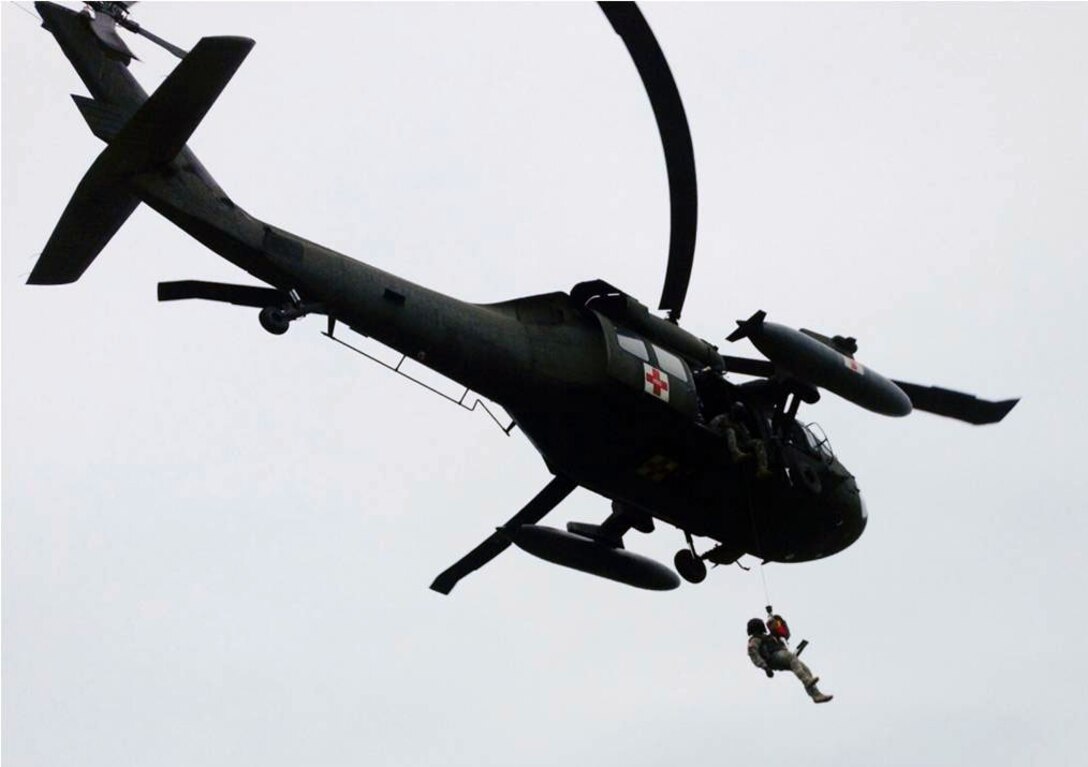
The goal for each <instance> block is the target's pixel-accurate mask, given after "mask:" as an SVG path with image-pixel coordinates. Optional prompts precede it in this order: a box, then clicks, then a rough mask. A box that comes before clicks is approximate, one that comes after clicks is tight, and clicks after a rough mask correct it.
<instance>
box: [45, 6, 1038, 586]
mask: <svg viewBox="0 0 1088 767" xmlns="http://www.w3.org/2000/svg"><path fill="white" fill-rule="evenodd" d="M87 5H88V8H89V10H88V11H86V12H83V13H77V12H75V11H71V10H68V9H66V8H63V7H61V6H58V5H55V4H52V3H47V2H39V3H36V8H37V10H38V12H39V14H40V16H41V18H42V20H43V26H44V27H45V28H46V29H47V30H48V31H49V32H50V33H52V34H53V36H54V37H55V38H56V40H57V41H58V43H59V44H60V46H61V48H62V50H63V51H64V53H65V55H66V56H67V57H68V58H69V60H70V61H71V62H72V64H73V66H74V67H75V68H76V71H77V73H78V74H79V76H80V77H81V79H82V80H83V82H84V84H85V85H86V87H87V89H88V90H89V91H90V94H91V97H90V98H87V97H81V96H77V97H74V99H75V102H76V105H77V107H78V108H79V109H80V112H81V113H82V115H83V117H84V119H85V120H86V122H87V123H88V126H89V127H90V129H91V131H92V133H94V135H95V136H97V137H98V138H99V139H101V140H102V141H103V142H105V143H106V148H105V149H104V150H103V151H102V153H101V154H100V155H99V157H98V158H97V159H96V160H95V161H94V163H93V164H92V165H91V167H90V169H89V170H88V171H87V173H86V174H85V176H84V177H83V179H82V181H81V182H80V183H79V185H78V186H77V188H76V190H75V192H74V193H73V195H72V197H71V199H70V201H69V202H68V204H67V207H66V208H65V210H64V212H63V214H62V215H61V218H60V221H59V222H58V224H57V225H56V227H55V229H54V231H53V233H52V234H51V236H50V238H49V240H48V242H47V244H46V246H45V248H44V250H43V252H42V254H41V256H40V258H39V259H38V261H37V263H36V265H35V266H34V268H33V270H32V271H31V274H30V277H29V279H28V283H29V284H34V285H57V284H65V283H70V282H73V281H75V280H78V279H79V278H80V276H82V274H83V273H84V272H85V271H86V269H87V268H88V267H89V266H90V264H91V263H92V262H93V261H94V259H95V258H96V257H97V256H98V255H99V253H101V251H102V250H103V249H104V248H105V247H106V245H107V244H108V243H109V241H110V239H111V238H112V237H113V235H114V234H115V233H116V232H117V231H118V230H119V229H120V227H121V226H122V225H123V224H124V223H125V221H126V220H127V218H128V217H129V216H130V215H131V214H132V212H133V211H134V210H135V209H136V208H137V207H138V206H139V205H140V204H141V203H143V204H146V205H148V206H149V207H151V208H152V209H154V210H155V211H156V212H158V213H159V214H161V215H162V216H163V217H165V218H166V219H167V220H169V221H171V222H172V223H174V224H175V225H177V226H179V227H180V228H181V229H183V230H184V231H185V232H187V233H188V234H189V235H190V236H192V237H193V238H194V239H196V240H197V241H198V242H200V243H202V244H203V245H205V246H206V247H208V248H209V249H211V250H212V251H214V252H215V253H217V254H219V255H221V256H222V257H224V258H225V259H226V260H227V261H229V262H231V263H232V264H234V265H235V266H237V267H239V268H241V269H242V270H244V271H246V272H247V273H248V274H250V275H251V276H252V277H254V278H256V279H257V280H259V281H261V282H262V283H265V285H264V286H256V285H240V284H228V283H213V282H207V281H200V280H186V281H180V282H163V283H159V288H158V297H159V299H160V300H161V301H176V300H185V299H199V300H206V301H215V302H223V303H229V304H233V305H238V306H243V307H249V308H252V309H256V310H257V318H258V321H259V324H260V325H261V327H262V328H264V330H266V331H268V332H269V333H272V334H274V335H282V334H283V333H286V332H287V331H288V330H289V328H290V327H291V324H292V323H293V322H294V321H295V320H298V319H301V318H303V317H306V316H309V315H319V316H324V317H326V318H327V323H328V324H327V331H326V334H327V335H328V336H329V337H331V338H334V339H335V338H337V337H336V335H335V334H336V331H337V327H338V326H340V325H342V326H346V327H347V328H348V329H350V330H352V331H354V332H356V333H358V334H360V335H363V336H366V337H369V338H372V339H374V340H376V341H378V342H380V343H382V344H384V345H386V346H388V347H390V348H392V349H394V350H396V351H397V352H398V353H400V354H402V355H404V357H403V358H405V359H412V360H414V361H416V362H418V363H420V364H422V365H424V366H426V367H428V368H430V369H432V370H434V371H436V372H437V373H439V374H441V375H443V376H445V377H447V378H449V379H452V380H454V381H456V382H458V383H459V384H461V385H463V386H464V387H466V390H472V391H474V392H476V393H478V394H479V395H480V396H482V397H484V398H486V399H488V400H490V401H492V402H494V403H496V404H498V405H499V406H500V407H502V408H503V409H504V410H505V411H506V412H507V413H509V414H510V416H511V419H512V422H511V428H512V427H513V426H514V425H516V427H517V428H518V429H519V430H520V431H521V432H522V433H523V434H525V435H526V437H527V438H528V439H529V441H530V442H531V444H532V445H533V447H534V448H535V449H536V450H537V451H538V452H539V453H540V455H541V457H542V458H543V460H544V462H545V464H546V466H547V468H548V469H549V471H550V472H551V474H552V475H553V478H552V479H551V480H550V481H549V482H548V484H547V485H546V486H545V487H544V488H543V489H541V490H540V491H539V492H538V493H537V494H536V495H535V496H534V497H533V498H532V499H531V500H530V501H529V502H528V503H527V504H526V505H525V506H524V507H523V508H522V509H520V510H519V511H518V512H517V513H516V514H514V515H513V516H512V517H511V518H510V519H509V520H507V521H506V522H505V523H503V524H502V525H501V526H500V527H499V528H498V529H497V530H496V531H495V532H494V533H493V534H491V535H490V536H489V537H487V538H486V539H485V540H484V541H483V542H482V543H481V544H480V545H478V546H477V547H476V548H475V549H473V550H472V551H471V552H469V553H468V554H467V555H465V556H464V557H462V558H461V559H459V560H458V561H457V562H455V563H454V564H453V565H452V566H450V567H449V568H447V569H446V570H444V571H443V572H442V573H441V574H439V575H438V577H437V578H435V580H434V582H433V583H432V584H431V588H432V589H434V590H435V591H437V592H440V593H444V594H448V593H450V592H451V591H452V589H453V588H454V586H455V585H456V584H457V583H458V582H459V581H460V580H461V579H462V578H464V577H465V576H467V575H468V574H470V573H472V572H473V571H475V570H477V569H479V568H481V567H483V566H484V565H485V564H487V563H488V562H489V561H491V560H492V559H494V558H495V557H496V556H498V555H499V554H500V553H502V552H503V551H505V550H506V549H507V548H509V547H510V546H511V545H514V546H517V547H518V548H520V549H522V550H524V551H526V552H528V553H530V554H532V555H534V556H537V557H539V558H542V559H544V560H547V561H550V562H553V563H555V564H559V565H562V566H565V567H570V568H573V569H576V570H580V571H583V572H587V573H590V574H594V575H597V576H601V577H605V578H608V579H611V580H614V581H618V582H621V583H625V584H628V585H631V586H636V587H639V588H646V589H653V590H668V589H673V588H676V587H677V586H679V585H680V582H681V578H682V579H683V580H686V581H688V582H690V583H698V582H700V581H702V580H703V579H704V578H705V577H706V574H707V563H710V564H714V565H724V564H730V563H733V562H737V561H738V560H739V559H740V557H742V556H744V555H752V556H755V557H758V558H760V559H761V560H763V561H764V562H804V561H811V560H816V559H821V558H824V557H829V556H832V555H834V554H836V553H838V552H841V551H842V550H844V549H846V548H847V547H848V546H850V545H851V544H853V543H854V542H855V541H857V540H858V538H859V537H860V536H861V534H862V532H863V531H864V529H865V526H866V523H867V510H866V507H865V504H864V501H863V499H862V496H861V493H860V491H859V490H858V486H857V482H856V479H855V478H854V476H853V475H852V474H851V473H850V472H849V471H848V470H847V469H846V467H845V466H844V465H843V464H842V462H841V461H840V460H839V458H838V456H836V455H835V453H834V451H833V450H832V449H831V447H830V443H829V441H828V439H827V438H826V436H825V435H823V433H822V432H821V431H819V430H818V429H817V428H815V427H812V426H807V425H805V424H803V423H802V422H801V421H799V420H798V413H799V409H800V407H801V405H802V404H806V405H812V404H815V403H816V402H818V401H819V399H820V398H821V391H829V392H832V393H834V394H836V395H838V396H840V397H843V398H844V399H846V400H848V401H850V402H852V403H855V404H857V405H859V406H861V407H863V408H866V409H868V410H871V411H873V412H877V413H880V414H884V415H889V416H899V417H901V416H905V415H907V414H909V413H910V412H912V411H913V410H922V411H927V412H931V413H935V414H938V415H942V416H946V417H951V418H954V419H958V420H961V421H966V422H968V423H973V424H987V423H995V422H998V421H1000V420H1001V419H1002V418H1004V416H1005V415H1006V414H1007V413H1008V412H1009V411H1010V410H1011V409H1012V408H1013V407H1014V406H1015V404H1016V402H1017V400H1015V399H1010V400H1005V401H1000V402H991V401H987V400H982V399H979V398H976V397H974V396H972V395H969V394H964V393H961V392H957V391H953V390H949V389H944V388H939V387H931V386H923V385H918V384H912V383H908V382H905V381H899V380H892V379H888V378H885V377H884V376H882V375H881V374H879V373H878V372H877V371H875V370H873V369H871V368H869V367H868V366H866V365H863V364H862V363H861V362H860V361H859V360H857V359H856V353H857V350H858V345H857V342H856V340H855V339H854V338H850V337H845V336H841V335H832V336H828V335H825V334H823V333H819V332H815V331H811V330H795V329H793V328H789V327H786V326H784V325H780V324H777V323H774V322H770V321H768V320H767V315H766V313H765V312H763V311H757V312H755V313H754V314H752V315H751V316H750V317H748V318H747V319H744V320H738V321H737V328H736V330H734V331H733V332H732V333H731V334H730V335H729V336H728V340H729V341H739V340H741V339H748V340H749V341H751V342H752V344H753V345H754V346H755V347H756V348H757V349H758V350H759V351H760V352H761V353H762V354H763V355H764V357H765V359H749V358H743V357H736V356H730V355H725V354H722V353H721V352H720V351H719V349H718V347H717V346H715V345H714V344H712V343H710V342H708V341H706V340H704V339H702V338H700V337H699V336H697V335H695V334H693V333H691V332H690V331H688V330H686V329H685V328H683V327H681V325H680V318H681V312H682V309H683V305H684V301H685V297H686V294H687V289H688V284H689V281H690V277H691V271H692V266H693V263H694V251H695V237H696V228H697V188H696V175H695V161H694V149H693V146H692V141H691V135H690V130H689V127H688V123H687V118H686V115H685V112H684V108H683V104H682V101H681V98H680V95H679V90H678V88H677V86H676V83H675V81H674V79H673V77H672V74H671V72H670V70H669V67H668V64H667V62H666V60H665V57H664V54H663V52H662V50H661V48H660V46H659V44H658V42H657V40H656V38H655V36H654V34H653V32H652V30H651V29H650V27H649V25H648V24H647V22H646V20H645V18H644V17H643V16H642V14H641V12H640V11H639V10H638V8H637V6H635V4H634V3H601V4H600V8H601V10H602V11H603V13H604V15H605V17H606V20H607V21H608V22H609V23H610V24H611V25H612V27H613V29H614V31H615V32H616V33H617V35H618V37H619V38H620V41H621V42H622V43H623V45H624V47H625V48H626V50H627V52H628V54H629V55H630V57H631V59H632V61H633V62H634V64H635V67H636V70H637V72H638V74H639V76H640V78H641V80H642V83H643V85H644V87H645V89H646V92H647V95H648V97H649V100H650V103H651V106H652V109H653V112H654V116H655V119H656V122H657V126H658V130H659V133H660V137H661V141H662V147H663V150H664V156H665V162H666V169H667V172H668V185H669V194H670V209H671V232H670V243H669V251H668V260H667V269H666V275H665V282H664V287H663V290H662V295H661V298H660V301H659V303H658V311H663V312H665V316H664V317H662V316H658V315H657V314H654V313H652V312H651V310H650V309H649V308H648V307H646V306H645V305H644V304H642V303H640V302H639V301H638V300H637V299H636V298H635V297H633V296H631V295H629V294H628V293H626V292H624V291H623V290H622V289H620V288H617V287H615V286H614V285H612V284H611V283H609V282H607V281H605V280H602V279H594V280H588V281H584V282H580V283H578V284H576V285H575V286H574V287H573V288H571V289H570V291H569V292H553V293H547V294H542V295H534V296H527V297H522V298H516V299H513V300H509V301H504V302H500V303H493V304H473V303H468V302H464V301H460V300H458V299H455V298H452V297H450V296H446V295H443V294H441V293H439V292H436V291H433V290H429V289H427V288H425V287H423V286H420V285H417V284H414V283H412V282H410V281H408V280H405V279H403V278H400V277H398V276H396V275H394V274H391V273H389V272H386V271H383V270H381V269H378V268H376V267H374V266H371V265H368V264H365V263H363V262H360V261H357V260H354V259H352V258H349V257H347V256H344V255H342V254H339V253H336V252H335V251H332V250H330V249H328V248H325V247H323V246H321V245H318V244H317V243H314V242H311V241H309V240H307V239H304V238H302V237H299V236H297V235H295V234H292V233H290V232H287V231H285V230H283V229H281V228H279V227H276V226H274V225H272V224H269V223H266V222H264V221H262V220H260V219H257V218H255V217H253V216H251V215H250V214H249V213H247V212H246V211H245V210H243V209H242V208H241V207H240V206H238V205H237V204H236V203H235V202H234V201H233V200H232V199H231V198H230V197H229V196H228V195H227V194H226V193H225V192H224V191H223V189H222V188H221V187H220V186H219V184H218V183H217V182H216V181H215V180H214V179H213V178H212V176H211V175H210V174H209V173H208V171H207V170H206V169H205V168H204V166H203V165H202V164H201V163H200V161H199V160H198V159H197V158H196V156H195V155H194V154H193V153H192V151H191V150H190V149H189V148H188V147H187V145H186V144H187V141H188V139H189V136H190V135H191V134H192V132H193V131H194V130H195V129H196V127H197V125H198V124H199V123H200V122H201V120H202V119H203V117H204V116H205V115H206V114H207V112H208V111H209V110H210V108H211V107H212V106H213V104H214V102H215V101H216V100H217V98H218V97H219V95H220V94H221V92H222V91H223V89H224V88H225V87H226V85H227V83H228V82H229V81H230V80H231V78H232V77H233V75H234V73H235V72H236V71H237V70H238V68H239V67H240V66H241V64H242V63H243V61H244V59H245V57H246V56H247V54H248V53H249V51H250V50H251V49H252V47H253V45H254V43H253V41H252V40H249V39H246V38H241V37H207V38H204V39H202V40H201V41H199V42H198V43H197V45H196V46H194V47H193V48H192V50H191V51H189V52H188V53H186V52H184V51H182V50H181V49H177V50H172V51H171V52H172V53H174V54H175V55H178V56H179V57H180V58H181V62H180V63H179V64H178V65H177V67H176V68H175V69H174V70H173V71H172V72H171V73H170V74H169V75H168V76H167V78H166V79H165V80H164V82H163V83H162V84H161V85H160V86H159V88H158V89H157V90H155V91H154V92H153V93H152V94H151V95H150V96H148V95H147V94H146V93H145V91H144V90H143V88H142V87H141V86H140V85H139V83H138V82H137V81H136V79H135V78H134V77H133V76H132V74H131V73H130V72H129V64H130V62H131V60H132V59H133V58H134V57H133V56H132V54H131V51H129V50H128V48H127V46H125V45H124V43H123V41H121V40H120V37H119V36H118V35H117V33H116V29H115V27H120V28H122V29H127V30H129V31H136V30H138V29H140V28H139V27H138V25H136V24H135V22H133V21H131V19H129V18H128V8H129V6H130V5H131V4H126V3H89V4H87ZM144 36H145V37H147V38H148V39H150V40H152V41H153V42H155V41H156V40H161V38H155V37H153V36H151V35H150V33H147V34H144ZM163 42H165V41H163ZM170 48H176V46H170ZM170 48H168V50H169V49H170ZM731 374H737V375H743V376H749V377H751V378H752V379H753V380H749V381H746V382H743V383H735V382H734V381H733V380H731V379H730V378H729V376H730V375H731ZM733 443H738V444H737V445H736V447H737V448H745V449H737V450H731V449H730V448H732V447H734V444H733ZM740 443H743V444H740ZM760 453H762V456H761V457H760V459H759V460H756V456H754V455H753V454H760ZM764 463H765V465H764ZM577 487H582V488H586V489H588V490H590V491H592V492H594V493H596V494H597V495H599V496H602V497H604V498H605V499H607V500H609V501H610V502H611V511H610V513H609V515H608V516H607V518H605V519H604V520H603V521H602V522H601V523H599V524H591V523H582V522H570V523H568V524H567V526H566V529H564V530H560V529H556V528H552V527H548V526H545V525H542V524H540V522H541V521H542V520H543V519H544V517H545V516H546V515H547V514H548V513H549V512H550V511H552V510H553V509H554V508H556V507H557V506H558V505H559V504H560V503H562V501H563V500H564V499H565V498H566V497H567V496H569V495H570V493H571V492H572V491H573V490H574V489H575V488H577ZM659 522H662V523H665V524H669V525H672V526H674V527H676V528H677V529H679V530H680V531H681V532H682V533H683V534H684V537H685V543H686V545H685V546H684V547H683V548H681V549H680V551H678V552H677V554H676V557H675V558H674V562H673V565H674V567H673V568H669V567H667V566H665V565H664V564H662V563H660V562H657V561H655V560H652V559H650V558H648V557H645V556H642V555H639V554H636V553H634V552H631V551H629V550H628V549H627V546H626V541H625V538H626V536H627V535H628V534H629V533H630V532H631V531H632V530H634V531H636V532H638V533H643V534H647V533H651V532H653V531H654V530H655V527H656V524H657V523H659ZM695 538H708V539H710V540H711V541H712V542H713V543H712V545H711V547H710V548H708V549H706V550H704V551H702V552H701V553H700V552H699V551H698V549H697V548H696V543H695Z"/></svg>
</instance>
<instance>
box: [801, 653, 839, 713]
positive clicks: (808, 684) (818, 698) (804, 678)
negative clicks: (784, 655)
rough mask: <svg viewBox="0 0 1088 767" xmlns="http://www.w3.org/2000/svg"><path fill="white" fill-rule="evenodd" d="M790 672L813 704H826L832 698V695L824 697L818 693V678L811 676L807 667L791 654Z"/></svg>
mask: <svg viewBox="0 0 1088 767" xmlns="http://www.w3.org/2000/svg"><path fill="white" fill-rule="evenodd" d="M790 671H792V672H793V673H794V675H795V676H796V677H797V678H798V679H800V680H801V684H803V685H804V686H805V692H807V693H808V696H809V697H810V698H812V702H813V703H827V702H828V701H829V700H831V699H832V698H833V697H834V696H833V695H824V694H823V693H822V692H820V688H818V687H817V686H816V684H817V683H818V682H819V681H820V677H818V676H813V675H812V672H811V671H810V670H809V668H808V666H806V665H805V664H804V663H803V662H802V661H801V659H800V658H798V657H797V656H796V655H793V654H792V653H790Z"/></svg>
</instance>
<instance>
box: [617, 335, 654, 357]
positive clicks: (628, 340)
mask: <svg viewBox="0 0 1088 767" xmlns="http://www.w3.org/2000/svg"><path fill="white" fill-rule="evenodd" d="M616 340H617V341H619V344H620V348H621V349H623V350H624V351H625V352H627V353H628V354H633V355H635V356H636V357H638V358H639V359H640V360H642V361H643V362H649V361H650V355H649V353H648V352H647V351H646V342H645V341H643V340H642V339H641V338H634V337H632V336H625V335H624V334H623V333H617V334H616Z"/></svg>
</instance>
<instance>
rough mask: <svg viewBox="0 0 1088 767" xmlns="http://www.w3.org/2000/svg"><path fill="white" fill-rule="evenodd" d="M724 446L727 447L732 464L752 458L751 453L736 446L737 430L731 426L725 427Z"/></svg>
mask: <svg viewBox="0 0 1088 767" xmlns="http://www.w3.org/2000/svg"><path fill="white" fill-rule="evenodd" d="M725 444H726V445H728V446H729V457H730V458H732V459H733V463H740V462H741V461H743V460H745V459H746V458H751V457H752V454H751V453H746V452H745V451H743V450H741V449H740V445H738V444H737V430H736V429H734V428H733V427H731V426H726V427H725Z"/></svg>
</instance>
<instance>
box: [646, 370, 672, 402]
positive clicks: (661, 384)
mask: <svg viewBox="0 0 1088 767" xmlns="http://www.w3.org/2000/svg"><path fill="white" fill-rule="evenodd" d="M646 383H648V384H650V386H652V387H654V396H655V397H660V396H661V392H663V391H668V390H669V382H668V381H666V380H665V379H663V378H662V377H661V371H660V370H658V369H657V368H650V372H649V373H647V374H646Z"/></svg>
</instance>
